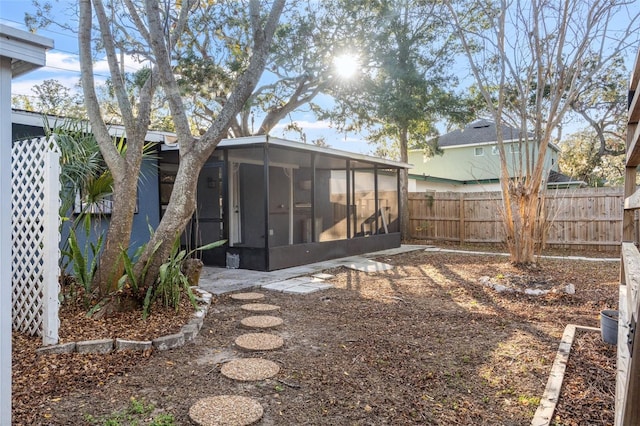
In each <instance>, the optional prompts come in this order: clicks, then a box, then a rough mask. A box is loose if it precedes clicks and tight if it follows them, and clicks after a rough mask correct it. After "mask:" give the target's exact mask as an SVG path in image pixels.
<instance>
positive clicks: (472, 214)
mask: <svg viewBox="0 0 640 426" xmlns="http://www.w3.org/2000/svg"><path fill="white" fill-rule="evenodd" d="M501 205H502V193H500V192H412V193H410V194H409V213H410V224H411V238H412V239H417V240H430V241H434V242H438V241H447V242H458V243H460V244H463V243H470V244H476V243H477V244H484V243H486V244H501V243H504V226H503V222H502V216H501V214H500V211H501ZM623 207H624V196H623V188H618V187H616V188H578V189H557V190H547V192H546V201H545V214H546V217H547V219H548V224H547V226H548V230H547V232H546V247H549V248H565V249H571V250H599V251H612V252H618V251H619V250H620V243H621V233H622V212H623Z"/></svg>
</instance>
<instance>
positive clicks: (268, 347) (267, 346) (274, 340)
mask: <svg viewBox="0 0 640 426" xmlns="http://www.w3.org/2000/svg"><path fill="white" fill-rule="evenodd" d="M236 345H237V346H239V347H240V348H242V349H245V350H247V351H273V350H276V349H280V348H281V347H282V346H283V345H284V339H283V338H282V337H280V336H276V335H275V334H269V333H247V334H243V335H242V336H240V337H238V338H237V339H236Z"/></svg>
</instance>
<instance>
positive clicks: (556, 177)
mask: <svg viewBox="0 0 640 426" xmlns="http://www.w3.org/2000/svg"><path fill="white" fill-rule="evenodd" d="M547 185H548V186H563V185H572V186H573V185H579V186H586V185H587V183H586V182H584V181H582V180H576V179H575V178H572V177H571V176H567V175H565V174H564V173H560V172H557V171H555V170H550V171H549V177H548V178H547Z"/></svg>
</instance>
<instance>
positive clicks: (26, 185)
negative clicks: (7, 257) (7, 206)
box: [11, 138, 60, 344]
mask: <svg viewBox="0 0 640 426" xmlns="http://www.w3.org/2000/svg"><path fill="white" fill-rule="evenodd" d="M11 177H12V191H11V211H12V215H11V222H12V234H11V237H12V243H13V245H12V253H11V257H12V296H13V309H12V317H13V327H14V329H16V330H19V331H22V332H25V333H28V334H30V335H39V336H42V338H43V343H44V344H55V343H57V342H58V325H59V319H58V305H59V302H58V292H59V283H58V276H59V272H60V270H59V266H58V260H59V257H60V249H59V244H60V231H59V225H60V219H59V213H58V209H59V208H60V155H59V153H58V148H57V145H56V143H55V140H53V139H49V140H47V139H45V138H40V139H32V140H25V141H20V142H14V144H13V150H12V158H11Z"/></svg>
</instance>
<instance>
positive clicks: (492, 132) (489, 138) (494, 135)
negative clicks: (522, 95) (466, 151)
mask: <svg viewBox="0 0 640 426" xmlns="http://www.w3.org/2000/svg"><path fill="white" fill-rule="evenodd" d="M521 135H522V132H521V131H520V129H516V128H513V127H511V126H507V125H503V126H502V140H503V141H505V142H506V141H512V140H519V139H520V136H521ZM528 137H529V138H531V137H533V134H532V133H530V132H529V134H528ZM497 140H498V132H497V129H496V123H495V122H494V121H491V120H487V119H480V120H476V121H474V122H473V123H469V124H467V125H466V126H465V127H464V129H458V130H454V131H452V132H449V133H446V134H444V135H442V136H440V137H439V138H438V145H439V146H440V147H442V148H444V147H448V146H461V145H476V144H483V143H490V142H496V141H497Z"/></svg>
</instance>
